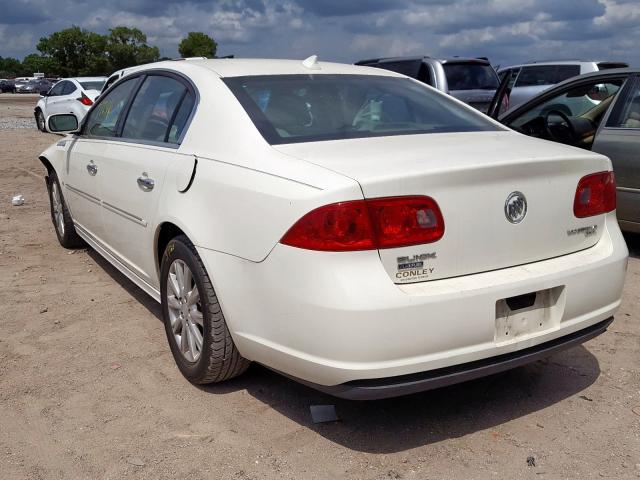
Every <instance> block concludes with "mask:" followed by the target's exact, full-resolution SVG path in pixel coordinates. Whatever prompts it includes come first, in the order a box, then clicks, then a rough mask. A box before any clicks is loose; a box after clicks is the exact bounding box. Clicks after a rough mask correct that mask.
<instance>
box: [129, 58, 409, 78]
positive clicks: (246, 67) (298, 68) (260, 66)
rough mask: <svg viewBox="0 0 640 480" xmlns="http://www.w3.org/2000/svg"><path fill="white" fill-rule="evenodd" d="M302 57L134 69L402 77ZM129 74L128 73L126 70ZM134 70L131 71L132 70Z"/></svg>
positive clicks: (235, 74) (176, 63)
mask: <svg viewBox="0 0 640 480" xmlns="http://www.w3.org/2000/svg"><path fill="white" fill-rule="evenodd" d="M303 61H304V60H302V59H301V60H281V59H254V58H217V59H216V58H214V59H189V61H180V60H166V61H162V62H156V63H149V64H147V65H143V66H140V67H136V69H135V72H136V73H137V72H140V71H144V70H152V69H157V68H168V69H170V70H176V71H179V72H180V71H184V70H187V69H188V68H190V67H192V66H196V67H199V68H203V69H206V70H208V71H210V72H211V73H213V74H215V75H217V76H219V77H221V78H225V77H242V76H251V75H296V74H297V75H309V74H313V75H322V74H344V75H375V76H380V77H404V75H401V74H399V73H395V72H391V71H388V70H381V69H379V68H371V67H361V66H356V65H349V64H345V63H333V62H324V61H322V60H319V61H318V62H317V63H316V64H315V65H314V66H311V67H309V66H307V67H306V66H305V65H304V64H303ZM127 73H128V72H127ZM131 73H133V70H132V71H131Z"/></svg>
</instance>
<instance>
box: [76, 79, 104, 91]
mask: <svg viewBox="0 0 640 480" xmlns="http://www.w3.org/2000/svg"><path fill="white" fill-rule="evenodd" d="M104 82H105V81H104V80H92V81H84V82H80V85H82V88H83V89H85V90H102V86H103V85H104Z"/></svg>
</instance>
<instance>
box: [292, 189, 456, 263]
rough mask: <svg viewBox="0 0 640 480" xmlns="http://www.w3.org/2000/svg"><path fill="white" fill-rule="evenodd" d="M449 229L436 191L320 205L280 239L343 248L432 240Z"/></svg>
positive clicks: (312, 246) (299, 244)
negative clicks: (429, 195)
mask: <svg viewBox="0 0 640 480" xmlns="http://www.w3.org/2000/svg"><path fill="white" fill-rule="evenodd" d="M443 235H444V219H443V218H442V213H441V212H440V208H439V207H438V204H437V203H436V201H435V200H433V199H432V198H431V197H426V196H406V197H385V198H374V199H368V200H354V201H350V202H339V203H333V204H330V205H325V206H323V207H320V208H316V209H315V210H312V211H311V212H309V213H307V214H306V215H305V216H303V217H302V218H301V219H300V220H298V221H297V222H296V223H295V224H294V225H293V226H292V227H291V228H290V229H289V231H288V232H287V233H286V234H285V235H284V237H282V240H280V243H283V244H285V245H290V246H292V247H298V248H304V249H307V250H321V251H331V252H342V251H355V250H375V249H380V248H397V247H406V246H409V245H419V244H423V243H432V242H435V241H437V240H440V239H441V238H442V236H443Z"/></svg>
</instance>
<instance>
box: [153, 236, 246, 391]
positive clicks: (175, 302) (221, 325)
mask: <svg viewBox="0 0 640 480" xmlns="http://www.w3.org/2000/svg"><path fill="white" fill-rule="evenodd" d="M160 295H161V299H162V317H163V320H164V326H165V331H166V334H167V340H168V341H169V346H170V348H171V353H172V354H173V358H174V359H175V361H176V364H177V365H178V368H179V369H180V372H182V374H183V375H184V376H185V377H186V378H187V380H189V381H190V382H192V383H195V384H205V383H217V382H222V381H225V380H229V379H231V378H233V377H236V376H238V375H240V374H241V373H243V372H244V371H245V370H246V369H247V368H248V367H249V364H250V362H249V361H248V360H247V359H245V358H243V357H242V355H240V352H238V349H237V348H236V346H235V344H234V343H233V339H232V338H231V333H230V332H229V329H228V328H227V323H226V321H225V319H224V314H223V313H222V310H221V308H220V303H219V302H218V297H217V296H216V293H215V291H214V289H213V285H212V284H211V280H210V279H209V275H207V272H206V270H205V268H204V264H203V263H202V260H201V259H200V256H199V255H198V252H197V251H196V249H195V247H194V246H193V244H192V243H191V242H190V241H189V239H188V238H187V237H186V236H185V235H180V236H177V237H175V238H174V239H172V240H171V241H170V242H169V243H168V245H167V248H166V249H165V251H164V254H163V255H162V265H161V271H160Z"/></svg>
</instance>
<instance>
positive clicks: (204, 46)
mask: <svg viewBox="0 0 640 480" xmlns="http://www.w3.org/2000/svg"><path fill="white" fill-rule="evenodd" d="M217 49H218V44H217V43H216V42H215V40H214V39H213V38H211V37H210V36H209V35H207V34H205V33H202V32H189V34H188V35H187V38H183V39H182V41H181V42H180V46H178V51H179V52H180V55H181V56H182V58H187V57H207V58H213V57H215V56H216V50H217Z"/></svg>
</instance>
